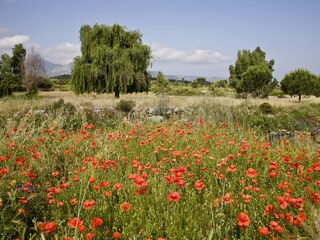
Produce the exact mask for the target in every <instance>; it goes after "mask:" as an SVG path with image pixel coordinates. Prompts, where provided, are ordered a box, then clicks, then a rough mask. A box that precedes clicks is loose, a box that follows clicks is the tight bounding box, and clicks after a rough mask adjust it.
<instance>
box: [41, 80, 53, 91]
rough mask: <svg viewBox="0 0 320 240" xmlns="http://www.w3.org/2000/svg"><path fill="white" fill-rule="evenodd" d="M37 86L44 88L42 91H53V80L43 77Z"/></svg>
mask: <svg viewBox="0 0 320 240" xmlns="http://www.w3.org/2000/svg"><path fill="white" fill-rule="evenodd" d="M37 87H38V88H39V89H40V90H42V91H53V90H54V88H53V82H52V81H51V80H50V79H48V78H44V79H42V80H41V81H40V82H39V83H38V84H37Z"/></svg>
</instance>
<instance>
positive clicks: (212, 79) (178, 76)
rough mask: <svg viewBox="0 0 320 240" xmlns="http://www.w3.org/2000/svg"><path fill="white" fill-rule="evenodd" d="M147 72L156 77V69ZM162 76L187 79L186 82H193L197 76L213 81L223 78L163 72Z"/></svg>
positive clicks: (170, 78) (172, 78) (171, 78)
mask: <svg viewBox="0 0 320 240" xmlns="http://www.w3.org/2000/svg"><path fill="white" fill-rule="evenodd" d="M149 73H150V74H151V77H152V78H157V75H158V72H157V71H149ZM164 76H165V77H166V78H168V79H169V80H182V79H183V80H184V81H188V82H193V81H194V80H195V79H197V78H205V79H206V81H208V82H214V81H217V80H221V79H224V78H221V77H211V76H194V75H166V74H164Z"/></svg>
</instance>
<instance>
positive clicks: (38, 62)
mask: <svg viewBox="0 0 320 240" xmlns="http://www.w3.org/2000/svg"><path fill="white" fill-rule="evenodd" d="M45 75H46V71H45V68H44V63H43V61H42V58H41V56H40V54H39V53H37V52H35V50H34V48H32V49H31V52H30V53H28V54H27V56H26V58H25V61H24V69H23V77H22V84H23V85H24V86H25V87H26V88H27V91H28V93H27V94H28V95H30V96H32V95H33V94H36V93H37V92H38V88H37V85H38V84H39V83H40V82H41V81H42V80H43V79H44V77H45Z"/></svg>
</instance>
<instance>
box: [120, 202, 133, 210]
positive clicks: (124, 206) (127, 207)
mask: <svg viewBox="0 0 320 240" xmlns="http://www.w3.org/2000/svg"><path fill="white" fill-rule="evenodd" d="M130 208H131V204H130V203H128V202H123V203H122V204H120V209H121V210H122V211H124V212H128V211H129V210H130Z"/></svg>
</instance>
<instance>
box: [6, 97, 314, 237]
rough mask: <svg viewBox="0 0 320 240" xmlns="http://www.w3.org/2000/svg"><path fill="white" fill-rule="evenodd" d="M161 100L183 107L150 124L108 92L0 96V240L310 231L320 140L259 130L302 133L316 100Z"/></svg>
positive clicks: (149, 101) (141, 100)
mask: <svg viewBox="0 0 320 240" xmlns="http://www.w3.org/2000/svg"><path fill="white" fill-rule="evenodd" d="M59 99H60V100H59ZM121 99H122V100H127V101H134V102H135V107H134V109H135V112H143V111H144V109H146V108H150V107H154V108H155V109H156V108H157V106H159V103H161V101H162V99H161V97H159V96H156V95H154V94H153V93H149V94H127V95H122V96H121ZM165 100H166V101H165V102H162V104H165V105H166V106H167V107H188V110H187V111H185V112H184V113H182V114H181V115H179V116H174V117H168V118H166V119H165V120H164V121H162V122H155V121H152V120H149V119H148V118H144V117H141V116H140V115H139V116H137V115H130V116H129V115H128V114H127V113H124V112H121V111H119V109H117V104H118V103H119V101H120V100H117V99H114V98H113V95H107V94H103V95H92V94H90V95H89V94H88V95H82V96H76V95H73V94H72V93H70V92H59V91H53V92H41V93H40V97H39V98H38V99H34V100H32V99H29V100H27V99H25V98H23V97H21V96H13V97H7V98H3V99H1V100H0V104H1V110H0V126H1V129H2V132H1V136H0V146H1V148H0V149H1V150H0V179H1V180H0V212H1V215H0V239H42V240H43V239H65V240H67V239H69V240H70V239H132V240H133V239H158V240H160V239H169V240H170V239H319V238H320V221H319V219H320V210H319V200H320V191H319V188H320V178H319V176H320V175H319V172H320V146H319V144H317V143H314V142H312V141H311V140H310V141H298V140H297V139H286V138H283V139H279V140H278V141H277V142H274V143H273V144H271V143H270V142H268V141H267V138H266V134H267V133H268V131H270V130H279V129H282V128H286V129H289V130H290V131H294V130H300V131H305V132H308V131H309V130H310V129H309V128H310V124H311V123H312V124H318V123H319V121H320V107H319V106H320V99H319V98H312V97H310V98H306V99H303V100H302V103H299V102H298V101H297V99H294V98H283V99H282V98H281V99H279V98H272V97H271V98H269V99H250V100H243V99H235V98H230V97H214V96H196V97H195V96H168V97H167V98H166V99H165ZM265 102H268V103H269V104H270V105H271V106H272V108H271V112H268V113H266V112H264V110H263V109H262V108H261V107H260V106H261V104H262V103H265ZM96 107H99V108H102V109H104V110H103V111H102V112H101V111H100V112H98V113H97V112H95V110H94V108H96ZM259 107H260V108H259ZM110 108H112V109H110ZM120 110H121V109H120ZM311 117H312V118H311ZM310 119H311V120H312V121H311V120H310ZM310 121H311V122H310Z"/></svg>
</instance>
